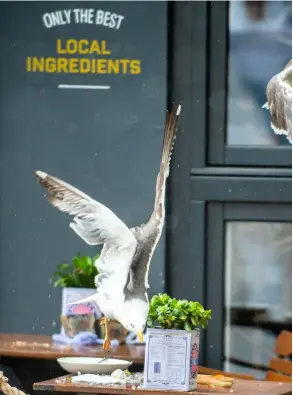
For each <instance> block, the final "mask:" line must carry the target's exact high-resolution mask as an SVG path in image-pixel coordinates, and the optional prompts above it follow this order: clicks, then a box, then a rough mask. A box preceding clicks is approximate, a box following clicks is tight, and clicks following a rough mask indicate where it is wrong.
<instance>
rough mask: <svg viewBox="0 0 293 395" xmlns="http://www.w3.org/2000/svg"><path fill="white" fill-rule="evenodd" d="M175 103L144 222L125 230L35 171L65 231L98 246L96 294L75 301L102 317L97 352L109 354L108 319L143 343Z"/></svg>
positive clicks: (95, 205)
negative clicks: (66, 221) (65, 219)
mask: <svg viewBox="0 0 293 395" xmlns="http://www.w3.org/2000/svg"><path fill="white" fill-rule="evenodd" d="M180 112H181V105H179V106H178V107H177V109H176V110H175V109H173V110H172V111H171V112H167V118H166V123H165V131H164V138H163V147H162V157H161V163H160V170H159V174H158V176H157V181H156V195H155V202H154V207H153V211H152V214H151V216H150V218H149V220H148V222H146V223H145V224H142V225H140V226H136V227H134V228H128V227H127V225H125V224H124V223H123V222H122V221H121V219H119V218H118V217H117V216H116V215H115V214H114V213H113V212H112V211H111V210H110V209H109V208H107V207H106V206H104V205H103V204H102V203H100V202H97V201H96V200H94V199H92V198H91V197H89V196H88V195H86V194H85V193H83V192H81V191H80V190H78V189H76V188H75V187H73V186H72V185H70V184H67V183H66V182H64V181H62V180H60V179H58V178H56V177H53V176H51V175H49V174H47V173H45V172H43V171H36V172H35V173H36V176H37V179H38V182H39V183H40V184H41V185H42V186H43V187H44V188H45V190H46V192H47V196H46V197H47V200H48V201H49V202H50V203H51V204H52V205H53V206H54V207H56V208H57V209H59V210H60V211H63V212H67V213H68V214H69V215H71V216H73V219H72V221H71V223H70V225H69V226H70V228H71V229H72V230H73V231H74V232H75V233H76V234H77V235H78V236H79V237H81V238H82V239H83V240H84V241H85V242H86V243H87V244H89V245H92V246H97V245H101V244H103V248H102V251H101V254H100V256H99V258H98V259H97V260H96V261H95V265H96V267H97V269H98V271H99V274H98V275H97V276H96V277H95V285H96V288H97V293H96V294H94V295H93V296H90V297H88V298H85V299H82V300H80V301H78V302H74V304H76V303H84V302H88V301H95V302H96V303H97V304H98V306H99V308H100V310H101V312H102V313H103V316H104V317H103V319H102V324H103V325H105V338H104V344H103V348H104V350H105V351H110V349H111V340H110V337H109V333H108V325H109V322H110V320H115V321H118V322H120V323H121V324H122V326H123V327H124V328H125V329H127V330H128V331H130V332H133V333H135V334H136V335H137V336H138V338H139V340H140V341H141V342H143V331H144V328H145V325H146V321H147V317H148V313H149V299H148V294H147V289H148V288H149V284H148V273H149V266H150V262H151V259H152V256H153V253H154V251H155V248H156V246H157V244H158V241H159V239H160V236H161V234H162V229H163V225H164V220H165V195H166V181H167V178H168V176H169V172H170V160H171V155H172V150H173V145H174V141H175V137H176V131H177V127H178V124H179V117H180Z"/></svg>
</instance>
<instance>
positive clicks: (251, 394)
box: [34, 375, 292, 395]
mask: <svg viewBox="0 0 293 395" xmlns="http://www.w3.org/2000/svg"><path fill="white" fill-rule="evenodd" d="M68 377H70V375H69V376H63V377H58V378H57V379H53V380H47V381H43V382H40V383H35V384H34V390H36V391H50V392H53V393H55V394H56V393H60V392H61V393H63V392H67V393H71V394H76V393H78V394H115V395H116V394H124V395H138V394H139V395H158V394H161V393H165V394H167V395H179V394H182V392H181V391H158V390H145V389H143V388H140V387H138V388H134V387H131V386H129V385H126V386H124V385H115V386H111V387H109V386H108V387H107V386H99V385H88V384H82V383H70V382H67V381H66V378H68ZM231 390H232V391H231ZM291 391H292V385H291V384H281V383H275V382H269V381H255V380H239V379H235V381H234V383H233V387H232V388H226V389H225V388H208V387H207V386H199V387H198V388H197V390H195V391H191V392H183V394H190V395H197V394H198V395H204V394H222V395H231V393H233V395H261V394H263V395H285V394H288V393H291Z"/></svg>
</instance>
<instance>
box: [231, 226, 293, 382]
mask: <svg viewBox="0 0 293 395" xmlns="http://www.w3.org/2000/svg"><path fill="white" fill-rule="evenodd" d="M291 242H292V225H291V224H290V223H269V222H229V223H228V224H227V228H226V270H225V292H226V297H225V310H226V328H225V361H226V366H225V368H226V370H227V371H234V372H240V371H241V370H242V372H243V373H244V370H243V367H244V366H242V365H241V363H245V364H247V367H246V369H247V370H248V371H247V373H249V369H250V374H252V375H254V376H257V377H258V378H264V376H265V372H262V371H257V370H254V369H253V368H252V367H253V366H255V365H264V366H268V363H269V361H270V359H271V358H272V356H273V348H274V344H275V341H276V336H277V335H278V334H279V333H280V332H281V331H282V330H291V329H290V328H291V324H292V298H291V294H292V265H291V252H292V248H291Z"/></svg>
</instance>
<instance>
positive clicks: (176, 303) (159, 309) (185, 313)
mask: <svg viewBox="0 0 293 395" xmlns="http://www.w3.org/2000/svg"><path fill="white" fill-rule="evenodd" d="M211 318H212V310H205V309H204V308H203V306H202V305H201V304H200V303H199V302H190V301H188V300H179V299H172V298H171V297H170V296H169V295H167V294H158V295H155V296H153V297H152V299H151V301H150V310H149V315H148V321H147V325H148V326H149V327H155V326H159V327H160V328H162V329H184V330H186V331H191V330H193V329H195V328H197V327H201V328H205V327H206V326H207V324H208V321H209V320H210V319H211Z"/></svg>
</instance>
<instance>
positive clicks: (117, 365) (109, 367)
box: [57, 357, 132, 374]
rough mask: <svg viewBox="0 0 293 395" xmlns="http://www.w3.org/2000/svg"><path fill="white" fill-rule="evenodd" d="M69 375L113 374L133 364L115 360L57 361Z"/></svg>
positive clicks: (65, 359)
mask: <svg viewBox="0 0 293 395" xmlns="http://www.w3.org/2000/svg"><path fill="white" fill-rule="evenodd" d="M57 361H58V363H59V365H61V367H62V368H63V369H64V370H66V371H67V372H69V373H76V374H77V373H79V372H80V373H82V374H84V373H94V374H111V373H113V372H114V370H116V369H121V370H124V369H127V368H128V367H129V366H130V365H131V364H132V362H130V361H125V360H122V359H113V358H106V359H104V358H88V357H65V358H59V359H57Z"/></svg>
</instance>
